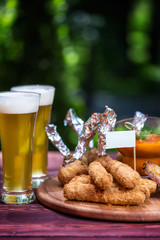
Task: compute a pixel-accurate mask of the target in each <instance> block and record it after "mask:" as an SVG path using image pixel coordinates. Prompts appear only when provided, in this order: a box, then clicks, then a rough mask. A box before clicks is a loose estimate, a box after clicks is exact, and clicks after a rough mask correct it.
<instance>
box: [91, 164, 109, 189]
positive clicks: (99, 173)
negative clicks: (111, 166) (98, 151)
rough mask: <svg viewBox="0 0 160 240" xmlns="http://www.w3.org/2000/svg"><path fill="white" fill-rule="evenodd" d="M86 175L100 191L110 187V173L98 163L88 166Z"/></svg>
mask: <svg viewBox="0 0 160 240" xmlns="http://www.w3.org/2000/svg"><path fill="white" fill-rule="evenodd" d="M88 173H89V175H90V177H91V179H92V180H93V182H94V183H95V185H96V186H98V187H99V188H100V189H103V190H104V189H106V188H109V187H111V184H112V182H113V177H112V175H111V174H110V173H108V172H107V171H106V169H105V168H104V167H103V166H102V164H101V163H99V162H96V161H94V162H92V163H90V165H89V168H88Z"/></svg>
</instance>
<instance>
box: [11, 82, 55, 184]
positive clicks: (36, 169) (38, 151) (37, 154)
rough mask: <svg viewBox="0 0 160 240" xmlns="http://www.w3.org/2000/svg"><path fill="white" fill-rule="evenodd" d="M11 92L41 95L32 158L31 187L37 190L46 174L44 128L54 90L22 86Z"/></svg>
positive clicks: (46, 142) (46, 154) (42, 86)
mask: <svg viewBox="0 0 160 240" xmlns="http://www.w3.org/2000/svg"><path fill="white" fill-rule="evenodd" d="M11 90H12V91H23V92H24V91H25V92H36V93H40V94H41V98H40V106H39V110H38V115H37V120H36V126H35V134H34V140H33V156H32V186H33V187H34V188H37V187H38V186H39V185H40V183H41V182H43V181H44V180H45V179H46V177H47V174H48V138H47V135H46V133H45V127H46V125H47V124H49V122H50V117H51V109H52V104H53V99H54V93H55V88H54V87H53V86H48V85H23V86H15V87H12V88H11Z"/></svg>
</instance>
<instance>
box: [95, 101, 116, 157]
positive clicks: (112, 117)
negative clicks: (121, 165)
mask: <svg viewBox="0 0 160 240" xmlns="http://www.w3.org/2000/svg"><path fill="white" fill-rule="evenodd" d="M116 119H117V115H116V113H115V112H114V110H113V109H111V108H109V107H108V106H106V110H105V112H104V113H103V118H102V121H101V124H100V125H99V127H98V155H99V156H105V155H106V148H105V145H106V141H107V139H106V133H107V132H109V131H112V130H113V129H114V127H115V124H116Z"/></svg>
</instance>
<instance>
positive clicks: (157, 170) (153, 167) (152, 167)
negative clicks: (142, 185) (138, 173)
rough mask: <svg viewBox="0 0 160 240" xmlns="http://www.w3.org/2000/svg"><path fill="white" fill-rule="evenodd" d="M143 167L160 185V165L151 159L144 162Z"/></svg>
mask: <svg viewBox="0 0 160 240" xmlns="http://www.w3.org/2000/svg"><path fill="white" fill-rule="evenodd" d="M142 168H143V171H144V172H145V174H146V175H147V176H148V177H149V178H151V179H152V180H153V181H155V182H156V183H157V185H158V187H160V166H158V165H157V164H155V163H152V162H151V161H148V162H146V163H144V164H143V167H142Z"/></svg>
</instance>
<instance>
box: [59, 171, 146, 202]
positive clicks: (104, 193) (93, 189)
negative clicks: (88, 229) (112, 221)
mask: <svg viewBox="0 0 160 240" xmlns="http://www.w3.org/2000/svg"><path fill="white" fill-rule="evenodd" d="M83 176H84V175H83ZM83 176H77V177H75V178H74V179H72V180H71V181H70V182H69V183H68V184H65V186H64V197H65V198H66V199H69V200H78V201H88V202H99V203H105V204H113V205H139V204H142V203H143V202H144V201H145V199H146V196H145V193H144V192H143V191H141V190H139V189H124V188H123V187H119V185H118V184H117V185H116V183H114V184H113V186H112V187H110V188H108V189H106V190H101V189H99V188H98V187H97V186H96V185H94V184H93V183H92V182H91V180H90V177H89V176H87V177H84V178H85V180H83Z"/></svg>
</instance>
